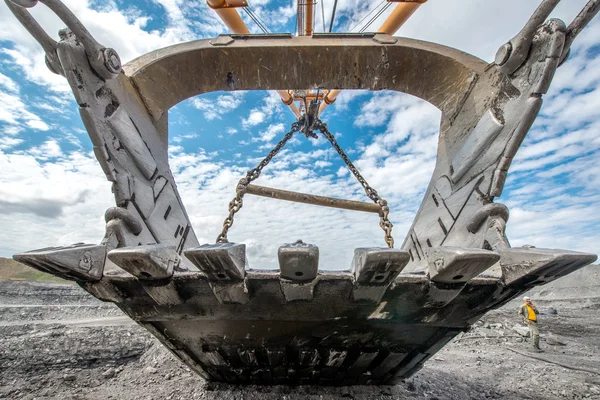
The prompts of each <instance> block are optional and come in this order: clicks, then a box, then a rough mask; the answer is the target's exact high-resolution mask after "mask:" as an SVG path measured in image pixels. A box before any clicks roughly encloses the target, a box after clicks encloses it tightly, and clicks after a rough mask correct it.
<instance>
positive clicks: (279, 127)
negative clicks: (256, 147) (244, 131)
mask: <svg viewBox="0 0 600 400" xmlns="http://www.w3.org/2000/svg"><path fill="white" fill-rule="evenodd" d="M284 131H285V126H284V125H283V124H282V123H278V124H272V125H269V126H268V127H267V129H266V130H264V131H261V132H260V133H259V136H258V137H254V138H252V141H253V142H266V143H270V142H271V140H273V139H275V137H277V136H280V134H281V133H283V132H284Z"/></svg>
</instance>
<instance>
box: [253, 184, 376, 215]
mask: <svg viewBox="0 0 600 400" xmlns="http://www.w3.org/2000/svg"><path fill="white" fill-rule="evenodd" d="M246 193H247V194H253V195H255V196H261V197H268V198H271V199H277V200H286V201H293V202H295V203H304V204H311V205H313V206H323V207H331V208H341V209H343V210H353V211H363V212H370V213H375V214H381V207H379V205H377V204H375V203H365V202H361V201H354V200H344V199H336V198H332V197H324V196H316V195H314V194H307V193H299V192H291V191H288V190H281V189H273V188H269V187H265V186H259V185H248V186H247V188H246Z"/></svg>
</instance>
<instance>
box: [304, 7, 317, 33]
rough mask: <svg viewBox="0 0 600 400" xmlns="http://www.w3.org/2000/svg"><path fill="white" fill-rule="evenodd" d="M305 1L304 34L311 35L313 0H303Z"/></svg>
mask: <svg viewBox="0 0 600 400" xmlns="http://www.w3.org/2000/svg"><path fill="white" fill-rule="evenodd" d="M304 1H305V2H306V12H305V14H304V15H305V16H306V19H305V22H304V34H305V35H306V36H312V34H313V11H314V9H315V3H314V0H304Z"/></svg>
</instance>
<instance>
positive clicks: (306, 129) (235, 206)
mask: <svg viewBox="0 0 600 400" xmlns="http://www.w3.org/2000/svg"><path fill="white" fill-rule="evenodd" d="M307 122H308V121H307V120H306V119H305V118H301V119H299V120H298V121H296V122H294V123H293V124H292V127H291V129H290V131H289V132H288V133H286V134H285V136H284V137H283V139H281V141H280V142H279V143H277V145H276V146H275V148H274V149H273V150H271V151H270V152H269V154H268V155H267V156H266V157H265V158H264V159H263V160H262V161H261V162H260V163H259V164H258V165H257V166H256V167H255V168H254V169H251V170H249V171H248V172H247V173H246V176H244V177H243V178H242V179H240V181H239V182H238V185H237V188H236V195H235V197H234V198H233V200H231V202H229V207H228V210H229V215H228V216H227V218H225V221H224V222H223V230H222V231H221V234H219V236H218V237H217V243H227V242H228V240H227V233H228V231H229V228H231V226H232V225H233V218H234V216H235V214H236V213H237V212H238V211H240V209H241V208H242V206H243V205H244V201H243V198H244V195H245V194H246V188H247V187H248V185H249V184H250V183H251V182H252V181H254V180H256V179H258V177H259V176H260V174H261V172H262V170H263V168H264V167H266V166H267V165H268V164H269V162H271V160H272V159H273V157H275V156H276V155H277V153H279V150H281V149H282V148H283V146H285V144H286V143H287V142H288V141H289V140H290V139H291V138H292V136H293V135H294V133H296V132H303V133H304V134H305V135H306V136H307V137H308V136H311V137H316V135H315V134H314V132H313V129H315V130H318V131H319V132H321V134H323V136H325V138H326V139H327V140H328V141H329V142H330V143H331V145H332V146H333V148H334V149H335V150H336V151H337V153H338V154H339V156H340V157H341V158H342V160H343V161H344V163H345V164H346V166H347V167H348V169H349V170H350V171H351V172H352V174H353V175H354V177H355V178H356V180H357V181H358V182H359V183H360V184H361V185H362V187H363V188H364V190H365V193H366V194H367V196H368V197H369V198H370V199H371V200H373V202H375V203H376V204H378V205H379V207H381V213H380V214H379V217H380V218H379V226H380V227H381V229H383V231H384V233H385V235H384V240H385V242H386V243H387V245H388V247H389V248H393V247H394V238H393V237H392V227H393V224H392V222H391V221H390V220H389V218H388V217H389V214H390V209H389V207H388V204H387V201H386V200H384V199H382V198H381V197H380V196H379V194H378V193H377V191H376V190H375V189H373V188H372V187H371V186H369V183H368V182H367V181H366V179H365V178H363V176H362V175H361V174H360V172H359V171H358V170H357V169H356V167H355V166H354V164H353V163H352V161H350V159H349V158H348V156H347V155H346V153H345V152H344V150H343V149H342V148H341V147H340V145H339V144H338V143H337V141H336V140H335V137H334V136H333V135H332V134H331V132H329V129H328V128H327V124H325V123H324V122H322V121H321V120H319V119H317V120H315V121H314V122H313V123H312V124H310V126H309V125H307Z"/></svg>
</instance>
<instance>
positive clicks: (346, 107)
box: [0, 0, 600, 269]
mask: <svg viewBox="0 0 600 400" xmlns="http://www.w3.org/2000/svg"><path fill="white" fill-rule="evenodd" d="M63 1H64V2H65V3H66V4H67V5H68V6H69V7H70V8H71V10H73V11H74V13H75V14H76V15H77V16H78V17H79V18H80V19H81V20H82V22H83V23H84V24H85V26H86V27H87V28H88V29H89V30H90V31H91V32H92V34H93V35H94V36H95V37H96V39H97V40H98V41H99V42H100V43H102V44H103V45H105V46H108V47H113V48H115V49H116V50H117V52H118V53H119V54H120V56H121V58H122V60H123V61H124V62H127V61H130V60H132V59H134V58H135V57H137V56H139V55H141V54H144V53H146V52H148V51H151V50H154V49H157V48H161V47H164V46H168V45H171V44H174V43H178V42H181V41H189V40H195V39H200V38H207V37H213V36H216V35H218V34H220V33H226V32H227V28H226V27H225V26H224V25H223V24H222V23H221V22H220V20H219V19H218V18H217V17H216V14H215V13H214V12H213V11H211V10H210V9H209V8H208V7H207V6H206V4H205V3H204V2H203V1H189V0H136V1H124V0H118V1H111V0H108V1H100V0H98V1H93V0H63ZM585 2H586V0H565V1H563V2H562V3H561V5H559V7H558V8H557V9H556V11H555V12H554V14H553V16H555V17H557V18H561V19H563V20H564V21H565V22H566V23H567V24H568V23H569V22H570V21H571V20H572V19H573V18H574V16H575V15H576V14H577V13H578V11H579V10H580V9H581V8H582V7H583V5H584V4H585ZM249 3H250V6H251V7H252V9H253V10H254V11H255V13H256V14H258V15H259V16H261V18H262V19H263V20H264V21H266V25H267V27H268V29H269V30H270V31H271V32H292V33H293V32H294V30H295V28H294V24H295V10H296V3H295V0H294V1H292V0H281V1H275V0H250V1H249ZM380 4H381V3H380V2H379V1H374V2H365V1H358V0H339V2H338V11H337V15H336V20H335V23H334V31H337V32H346V31H353V32H358V31H360V30H361V29H362V28H363V27H364V22H362V23H361V20H363V18H364V17H365V16H366V15H367V14H368V13H369V12H371V11H372V10H373V9H374V8H375V7H378V6H379V5H380ZM538 4H539V1H538V0H505V1H482V0H453V1H443V0H430V1H429V2H427V3H426V4H425V5H423V6H422V7H421V8H420V9H419V10H418V11H417V13H416V14H415V15H414V16H413V17H412V18H411V20H410V21H409V22H408V23H407V24H406V25H405V26H404V27H402V29H401V30H400V31H399V32H398V33H397V35H399V36H406V37H411V38H417V39H421V40H428V41H434V42H438V43H442V44H445V45H448V46H452V47H456V48H458V49H461V50H463V51H466V52H468V53H471V54H474V55H476V56H478V57H480V58H482V59H484V60H486V61H488V62H490V61H492V59H493V56H494V54H495V52H496V49H497V48H498V47H499V46H500V45H502V44H503V43H504V42H505V41H507V40H508V39H510V38H511V37H512V36H513V35H514V34H516V33H517V32H518V31H519V29H520V28H521V27H522V25H523V24H524V23H525V21H526V20H527V19H528V17H529V16H530V15H531V13H532V12H533V10H534V9H535V8H536V6H537V5H538ZM323 5H324V7H323V8H324V14H325V20H326V23H327V26H328V24H329V18H330V15H331V9H332V6H333V0H324V4H323ZM389 11H391V8H390V9H388V10H387V12H386V13H383V14H382V15H381V17H379V18H378V19H377V20H376V21H375V22H374V23H373V24H372V25H371V26H370V27H369V28H367V29H366V31H374V30H376V29H377V28H378V27H379V26H380V25H381V23H382V22H383V19H384V18H385V17H386V15H387V14H388V13H389ZM33 14H34V15H35V16H36V17H37V18H38V21H40V23H41V24H42V26H43V27H44V28H45V29H46V30H47V32H49V33H50V34H51V35H53V36H54V37H55V38H57V32H58V30H59V29H60V28H62V23H61V22H60V21H59V20H58V19H56V18H55V17H54V16H53V15H51V14H50V13H49V12H48V10H47V9H46V8H45V6H43V5H38V6H37V7H36V8H35V9H34V10H33ZM244 17H245V15H244ZM316 17H317V18H316V21H315V31H316V32H321V31H323V20H322V18H321V3H318V4H317V12H316ZM368 19H369V18H367V20H368ZM598 19H600V18H597V20H596V22H595V23H592V24H591V25H590V26H589V27H588V28H587V29H586V30H585V31H584V32H583V33H582V34H581V35H580V37H579V38H578V40H577V41H576V44H575V46H574V47H573V49H572V54H571V57H570V59H569V61H568V62H567V63H565V64H564V65H563V66H562V67H561V68H560V69H559V70H558V72H557V74H556V76H555V79H554V82H553V84H552V86H551V90H550V92H549V93H548V94H547V95H546V96H545V102H544V106H543V108H542V111H541V114H540V116H539V117H538V119H537V121H536V123H535V125H534V127H533V129H532V130H531V131H530V133H529V135H528V137H527V138H526V140H525V142H524V144H523V146H522V147H521V149H520V150H519V152H518V154H517V158H516V160H515V162H514V163H513V164H512V167H511V171H510V173H509V175H508V180H507V183H506V186H505V189H504V193H503V194H502V197H501V198H499V199H497V200H496V201H498V202H503V203H505V204H507V205H508V206H509V208H510V210H511V217H510V221H509V224H508V230H507V233H508V237H509V239H510V241H511V244H512V245H513V246H520V245H523V244H532V245H535V246H537V247H551V248H566V249H572V250H580V251H588V252H593V253H598V252H600V21H598ZM248 25H249V28H250V30H251V31H252V32H253V33H260V32H261V30H260V29H259V27H258V26H256V25H255V24H254V23H253V22H252V21H250V20H248ZM0 104H1V106H0V225H1V226H2V230H1V231H0V256H4V257H8V256H11V255H12V254H14V253H15V252H20V251H25V250H31V249H36V248H41V247H46V246H55V245H67V244H72V243H76V242H86V243H98V242H99V241H100V240H101V238H102V236H103V234H104V223H103V215H104V210H105V209H106V208H108V207H110V206H112V205H113V204H114V200H113V198H112V194H111V192H110V184H109V182H107V181H106V179H105V177H104V174H103V173H102V170H101V169H100V166H99V165H98V164H97V162H96V160H95V158H94V156H93V154H92V146H91V142H90V140H89V137H88V136H87V133H86V132H85V130H84V129H83V125H82V123H81V121H80V119H79V115H78V111H77V105H76V103H75V102H74V100H73V98H72V95H71V93H70V90H69V88H68V85H67V83H66V80H65V79H64V78H62V77H60V76H57V75H53V74H52V73H50V72H49V71H48V70H47V68H46V67H45V65H44V57H43V53H42V51H41V49H40V48H39V46H38V45H37V43H36V42H35V41H34V40H33V39H32V38H31V37H30V36H29V35H28V34H27V33H26V31H25V30H24V29H23V28H22V27H21V26H20V25H19V24H18V22H17V21H16V19H15V18H14V17H13V16H12V14H11V13H10V12H9V11H8V10H7V8H6V6H5V5H4V2H0ZM323 119H324V120H325V121H326V122H327V123H328V124H329V126H330V129H331V131H333V132H334V133H336V135H337V136H338V140H339V142H340V144H341V145H342V146H343V147H344V148H345V149H346V150H347V151H348V153H349V154H350V155H351V157H352V158H353V159H354V160H355V161H356V165H358V166H359V168H360V170H361V172H362V173H363V175H364V176H365V177H366V178H367V180H368V181H369V182H370V183H371V185H372V186H373V187H375V188H376V189H377V190H378V191H379V193H380V194H381V195H382V196H383V197H384V198H386V199H388V201H389V202H390V204H391V219H392V222H393V223H394V234H395V237H396V242H397V243H398V244H400V243H402V241H403V239H404V236H405V234H406V232H407V231H408V229H409V227H410V224H411V222H412V219H413V218H414V215H415V212H416V211H417V209H418V206H419V204H420V202H421V198H422V196H423V193H424V191H425V189H426V186H427V183H428V181H429V178H430V176H431V172H432V171H433V166H434V162H435V156H436V143H437V133H438V126H439V119H440V112H439V111H438V110H437V109H436V108H435V107H433V106H432V105H430V104H428V103H425V102H423V101H421V100H419V99H416V98H414V97H411V96H408V95H404V94H399V93H393V92H378V93H374V92H364V91H353V92H350V91H347V92H344V93H343V94H342V95H341V97H340V98H339V99H338V101H337V102H336V104H335V105H333V106H331V107H330V108H329V109H328V110H327V111H326V113H325V114H324V115H323ZM292 122H293V116H292V114H291V113H290V112H289V111H288V110H287V108H285V107H284V106H283V105H282V104H281V102H280V101H279V100H278V98H277V96H276V94H274V93H269V92H265V91H256V92H230V93H225V92H220V93H211V94H207V95H203V96H199V97H196V98H193V99H189V100H186V101H184V102H182V103H180V104H178V105H177V106H176V107H174V108H173V109H171V111H170V121H169V124H170V126H169V130H170V136H169V142H170V162H171V168H172V170H173V172H174V174H175V177H176V179H177V183H178V187H179V190H180V193H181V195H182V198H183V202H184V204H185V206H186V208H187V210H188V213H189V215H190V217H191V220H192V223H193V226H194V229H195V231H196V234H197V236H198V238H199V240H200V242H201V243H207V242H213V241H214V240H215V238H216V236H217V234H218V233H219V231H220V228H221V224H222V221H223V218H224V217H225V215H226V211H227V203H228V202H229V200H230V199H231V198H232V196H233V195H234V189H235V184H236V182H237V180H238V179H239V178H240V177H241V176H242V175H243V174H244V172H245V171H246V170H247V169H248V168H250V167H253V166H254V165H255V164H256V163H257V161H259V160H260V159H261V157H262V156H263V155H265V154H266V153H267V152H268V151H269V150H270V149H271V148H272V146H273V145H274V144H275V143H276V142H277V141H278V140H279V139H280V138H281V137H282V135H283V134H284V133H285V132H286V131H287V129H288V127H289V125H290V124H291V123H292ZM257 184H261V185H266V186H271V187H277V188H282V189H287V190H296V191H303V192H307V193H313V194H320V195H325V196H332V197H341V198H349V199H356V200H365V197H364V193H363V192H362V191H361V189H360V187H359V186H358V185H357V184H356V183H355V182H354V181H353V179H352V177H351V176H349V174H348V172H347V171H346V169H345V168H344V167H343V165H342V163H341V161H340V160H339V159H338V158H337V156H336V154H335V153H334V152H333V151H332V149H331V148H330V147H329V145H328V144H327V143H326V142H325V141H324V140H323V139H319V140H315V141H309V140H307V139H304V138H303V137H298V139H294V140H293V141H292V142H291V143H290V144H289V145H288V147H287V148H286V149H285V150H284V151H282V153H281V154H280V156H279V157H277V158H276V159H275V160H274V161H273V162H272V164H271V165H270V166H269V167H267V169H266V170H265V171H264V173H263V175H262V176H261V178H260V179H259V181H257ZM296 239H302V240H304V241H305V242H308V243H314V244H316V245H318V246H319V248H320V252H321V265H320V267H321V268H322V269H342V268H346V267H348V266H349V265H350V260H351V258H352V252H353V249H354V248H356V247H365V246H384V245H385V244H384V242H383V237H382V233H381V232H380V229H379V226H378V217H377V216H376V215H374V214H364V213H357V212H351V211H341V210H334V209H323V208H319V207H314V206H308V205H299V204H293V203H286V202H278V201H275V200H269V199H260V198H256V197H248V198H247V199H246V200H245V205H244V208H243V209H242V211H241V212H240V214H239V217H237V218H236V223H235V225H234V227H233V228H232V231H231V233H230V240H231V241H235V242H243V243H246V244H247V247H248V257H249V261H250V266H251V267H254V268H273V267H276V265H277V264H276V254H277V248H278V247H279V246H280V245H281V244H283V243H286V242H292V241H295V240H296Z"/></svg>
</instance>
